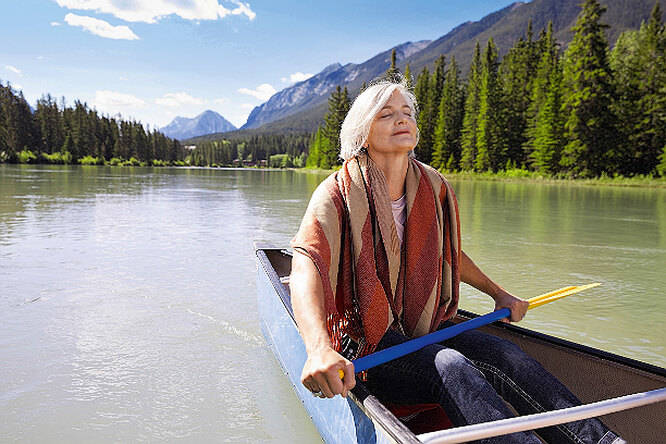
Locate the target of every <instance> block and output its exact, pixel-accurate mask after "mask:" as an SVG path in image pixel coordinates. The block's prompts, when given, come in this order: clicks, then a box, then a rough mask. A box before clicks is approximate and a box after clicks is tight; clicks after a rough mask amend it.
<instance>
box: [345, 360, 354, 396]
mask: <svg viewBox="0 0 666 444" xmlns="http://www.w3.org/2000/svg"><path fill="white" fill-rule="evenodd" d="M344 371H345V378H344V379H343V380H342V382H343V383H344V393H343V396H345V397H346V396H347V392H349V390H351V389H353V388H354V387H355V386H356V375H355V374H354V364H352V363H351V362H347V363H346V364H345V370H344Z"/></svg>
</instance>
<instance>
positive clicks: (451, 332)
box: [352, 308, 511, 373]
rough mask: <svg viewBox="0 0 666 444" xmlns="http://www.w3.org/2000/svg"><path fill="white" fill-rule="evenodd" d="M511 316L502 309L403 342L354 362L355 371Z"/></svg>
mask: <svg viewBox="0 0 666 444" xmlns="http://www.w3.org/2000/svg"><path fill="white" fill-rule="evenodd" d="M509 316H511V310H509V309H508V308H502V309H501V310H497V311H493V312H492V313H488V314H485V315H483V316H479V317H478V318H474V319H470V320H469V321H465V322H461V323H459V324H456V325H453V326H451V327H448V328H444V329H442V330H437V331H435V332H432V333H430V334H427V335H425V336H421V337H419V338H415V339H412V340H410V341H407V342H403V343H402V344H398V345H394V346H393V347H389V348H385V349H384V350H380V351H378V352H375V353H372V354H370V355H367V356H363V357H362V358H358V359H356V360H354V361H352V363H353V364H354V371H355V372H356V373H358V372H362V371H364V370H368V369H370V368H372V367H376V366H378V365H380V364H384V363H385V362H389V361H391V360H393V359H396V358H399V357H401V356H405V355H408V354H410V353H413V352H415V351H416V350H420V349H422V348H423V347H425V346H426V345H430V344H435V343H437V342H442V341H445V340H447V339H449V338H452V337H454V336H456V335H459V334H460V333H462V332H465V331H467V330H473V329H475V328H478V327H483V326H484V325H487V324H490V323H491V322H495V321H499V320H500V319H504V318H508V317H509Z"/></svg>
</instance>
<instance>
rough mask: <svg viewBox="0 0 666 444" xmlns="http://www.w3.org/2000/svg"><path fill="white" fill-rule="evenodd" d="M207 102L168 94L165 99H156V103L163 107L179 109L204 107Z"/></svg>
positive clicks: (186, 95) (176, 94)
mask: <svg viewBox="0 0 666 444" xmlns="http://www.w3.org/2000/svg"><path fill="white" fill-rule="evenodd" d="M205 102H206V101H205V100H204V99H201V98H199V97H192V96H191V95H189V94H187V93H184V92H179V93H166V94H164V97H162V98H160V99H156V100H155V103H157V104H158V105H162V106H170V107H173V108H175V107H178V106H181V105H203V104H204V103H205Z"/></svg>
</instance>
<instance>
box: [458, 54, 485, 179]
mask: <svg viewBox="0 0 666 444" xmlns="http://www.w3.org/2000/svg"><path fill="white" fill-rule="evenodd" d="M480 89H481V46H480V45H479V42H478V41H477V42H476V46H475V48H474V58H473V59H472V64H471V65H470V67H469V73H468V74H467V93H466V94H465V96H466V99H465V117H464V118H463V129H462V158H461V164H460V166H461V167H462V169H464V170H473V169H474V162H475V161H476V153H477V141H476V134H477V125H478V122H477V119H478V115H479V103H480V102H479V91H480Z"/></svg>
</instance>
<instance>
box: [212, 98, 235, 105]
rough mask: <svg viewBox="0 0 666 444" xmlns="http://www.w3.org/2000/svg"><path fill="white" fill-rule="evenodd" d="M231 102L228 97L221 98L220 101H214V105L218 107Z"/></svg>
mask: <svg viewBox="0 0 666 444" xmlns="http://www.w3.org/2000/svg"><path fill="white" fill-rule="evenodd" d="M230 102H231V100H229V99H228V98H227V97H221V98H219V99H214V100H213V103H215V104H217V105H226V104H228V103H230Z"/></svg>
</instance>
